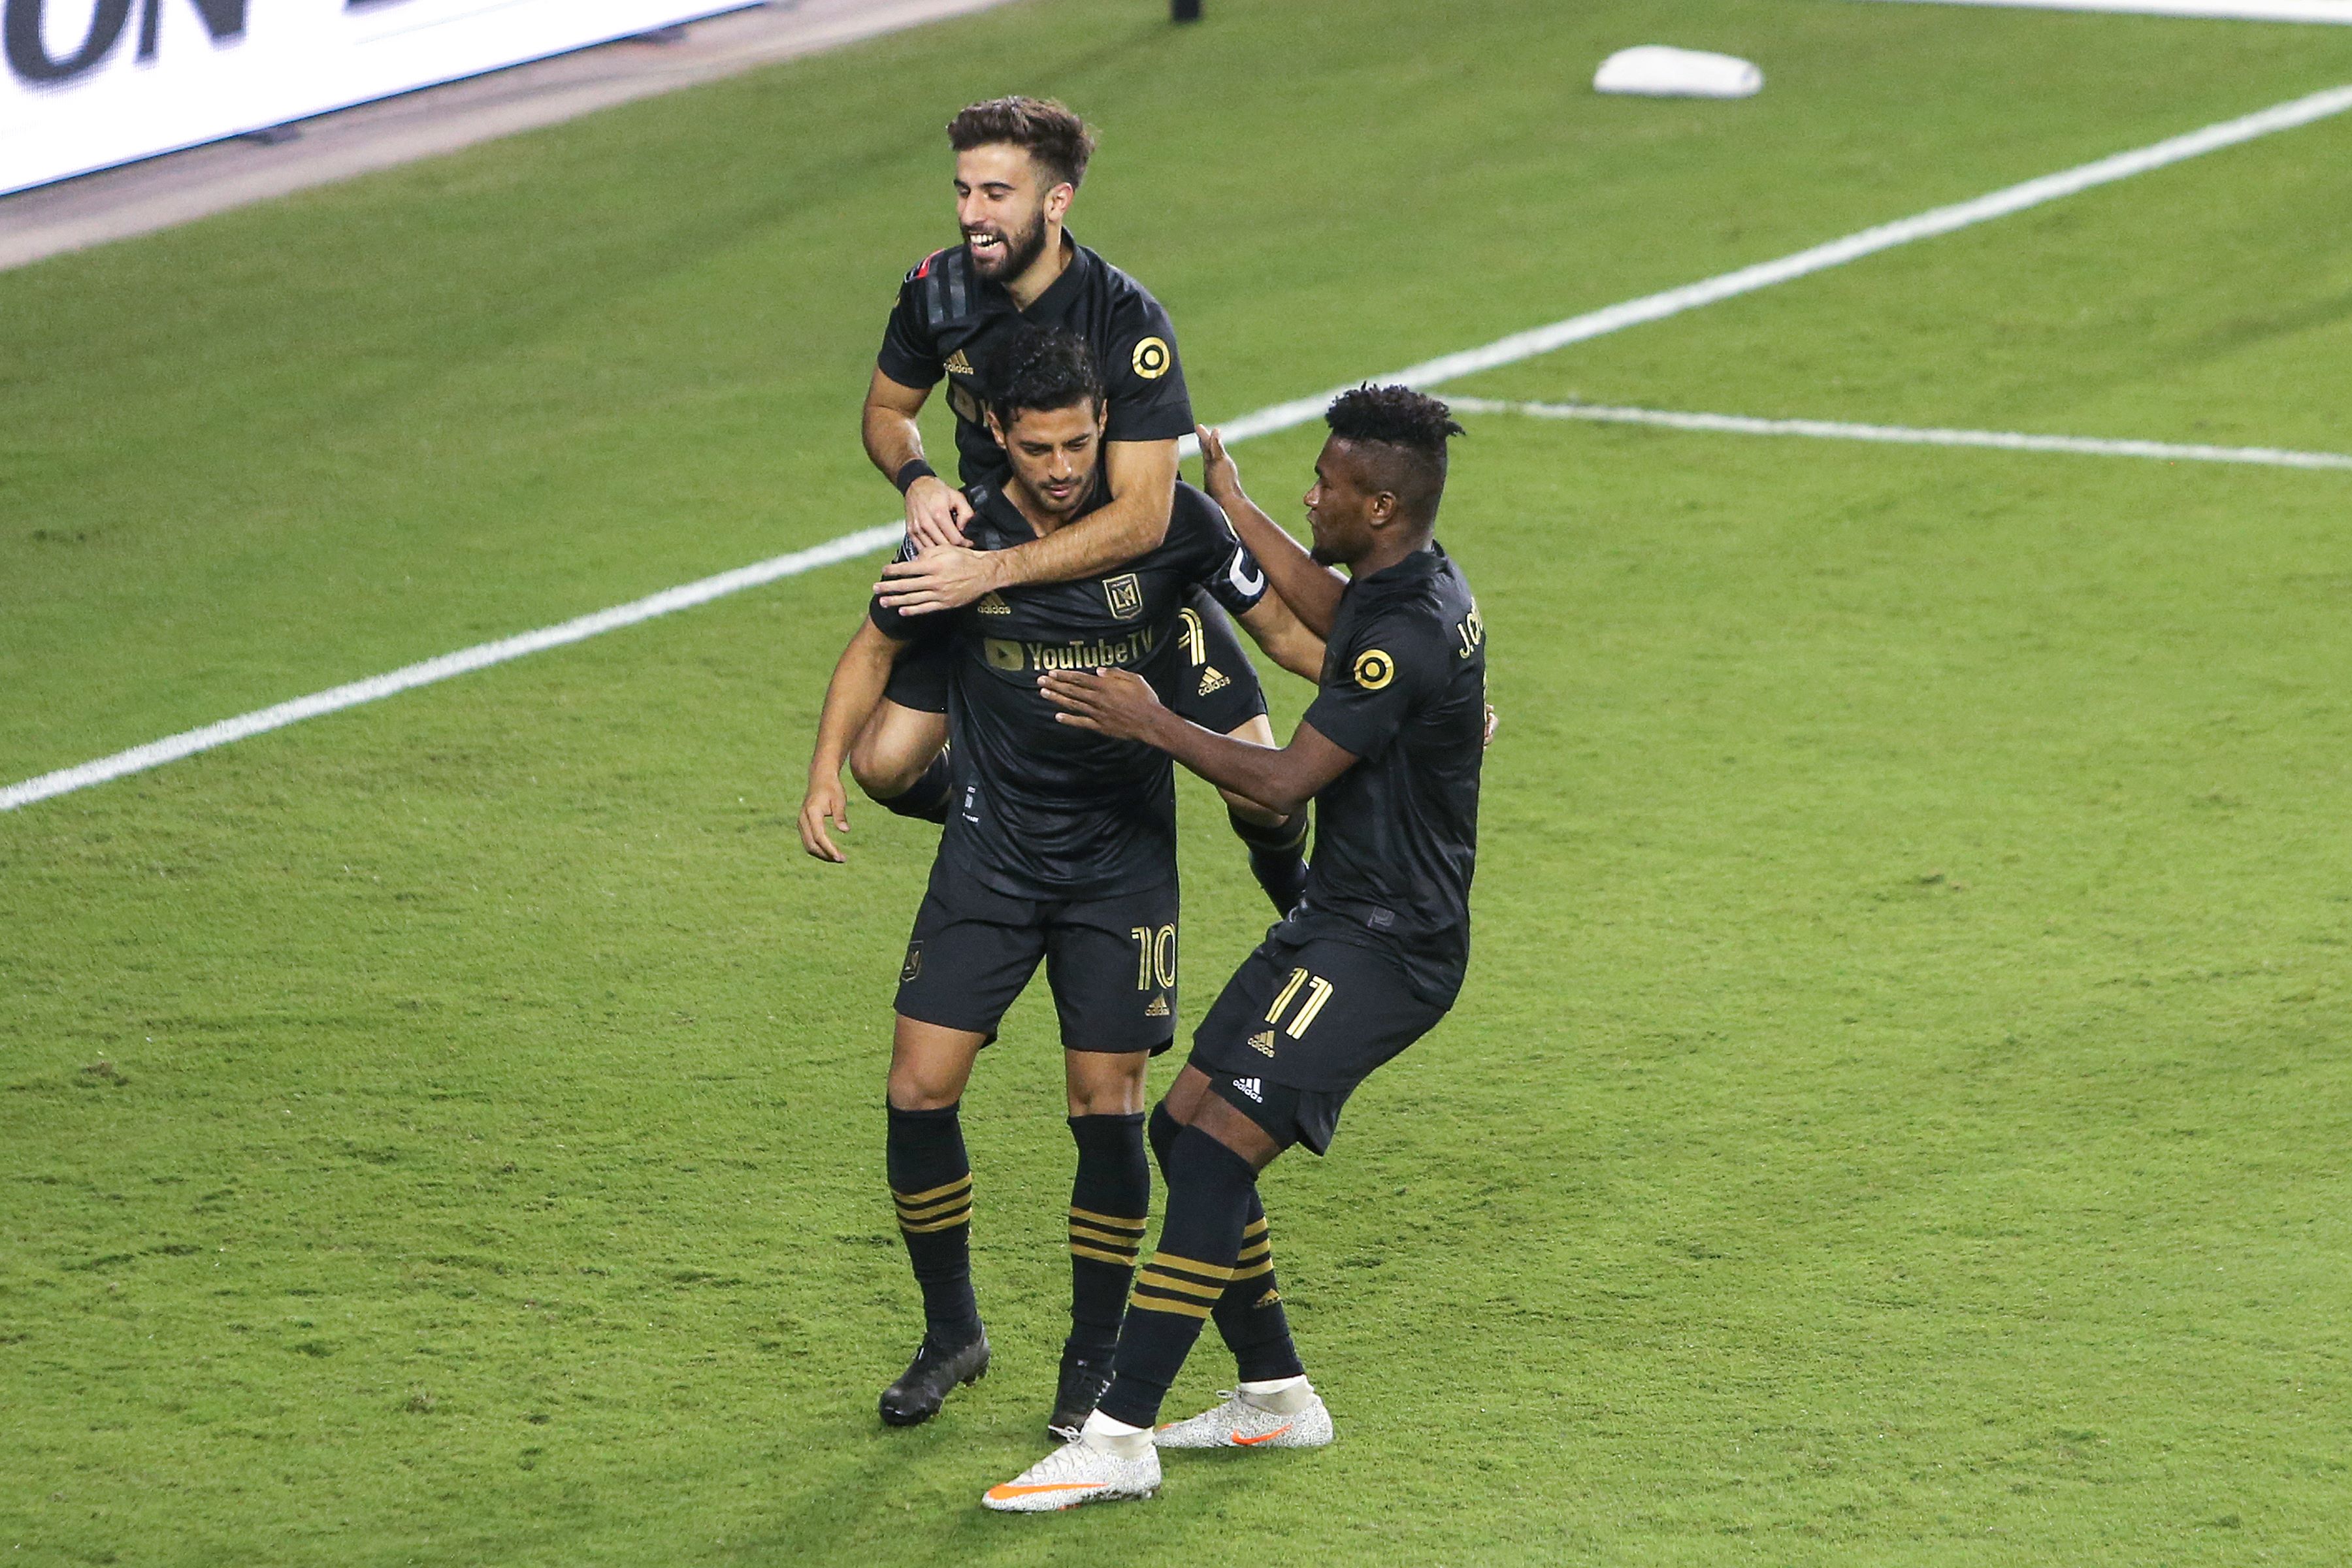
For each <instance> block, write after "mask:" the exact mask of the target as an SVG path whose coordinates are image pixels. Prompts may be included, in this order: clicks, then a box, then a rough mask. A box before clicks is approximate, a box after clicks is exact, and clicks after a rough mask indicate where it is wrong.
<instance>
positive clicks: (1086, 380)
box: [988, 324, 1103, 430]
mask: <svg viewBox="0 0 2352 1568" xmlns="http://www.w3.org/2000/svg"><path fill="white" fill-rule="evenodd" d="M989 368H990V371H991V374H990V376H989V380H990V381H991V382H992V384H994V386H995V389H996V390H995V394H994V395H992V397H990V399H989V400H988V408H989V412H990V413H992V414H993V415H995V416H996V422H997V423H998V424H999V425H1002V426H1004V427H1005V428H1006V429H1008V430H1009V429H1011V428H1012V427H1013V419H1014V417H1015V416H1018V415H1020V414H1021V413H1022V412H1023V411H1024V410H1027V411H1030V412H1034V413H1039V414H1044V413H1050V412H1051V411H1053V410H1054V409H1056V408H1071V407H1075V406H1076V405H1078V404H1081V403H1091V404H1093V405H1094V406H1095V407H1096V408H1097V409H1100V408H1101V407H1102V405H1103V384H1102V375H1101V374H1100V373H1099V372H1097V370H1096V369H1095V356H1094V354H1093V353H1091V352H1090V351H1089V350H1088V349H1087V344H1086V340H1085V339H1083V338H1080V337H1078V336H1077V335H1076V333H1073V332H1066V331H1060V330H1058V329H1056V328H1051V327H1034V326H1029V325H1026V324H1024V325H1023V326H1022V327H1021V328H1020V329H1019V330H1018V331H1015V332H1014V333H1013V337H1012V339H1011V341H1009V342H1006V343H1005V345H1004V346H1003V348H1001V349H999V350H998V351H997V352H996V353H995V355H994V356H993V357H992V359H991V361H990V366H989Z"/></svg>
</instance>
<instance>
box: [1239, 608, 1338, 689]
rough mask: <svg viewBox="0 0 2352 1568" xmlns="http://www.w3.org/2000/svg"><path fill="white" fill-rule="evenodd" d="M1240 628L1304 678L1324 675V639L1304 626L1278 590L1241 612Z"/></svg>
mask: <svg viewBox="0 0 2352 1568" xmlns="http://www.w3.org/2000/svg"><path fill="white" fill-rule="evenodd" d="M1240 619H1241V623H1242V629H1243V630H1244V631H1245V632H1247V633H1249V635H1250V638H1251V640H1252V641H1254V642H1255V643H1256V644H1257V646H1258V647H1261V648H1264V649H1265V656H1266V658H1270V659H1272V660H1274V662H1275V663H1276V664H1278V665H1280V666H1282V668H1285V669H1286V670H1288V671H1290V673H1291V674H1293V675H1296V676H1297V677H1299V678H1300V679H1303V680H1313V681H1319V680H1321V679H1323V639H1322V638H1321V637H1317V636H1316V635H1315V634H1314V633H1313V632H1310V631H1308V630H1307V626H1306V624H1305V623H1304V622H1302V621H1301V620H1299V618H1298V616H1297V615H1296V614H1295V613H1293V611H1292V610H1291V608H1290V605H1288V604H1287V603H1286V602H1285V601H1284V599H1283V597H1282V595H1279V594H1268V595H1266V596H1265V598H1263V599H1260V600H1259V601H1258V602H1257V603H1256V604H1255V605H1251V606H1250V607H1249V608H1248V609H1246V610H1244V611H1243V612H1242V613H1241V616H1240Z"/></svg>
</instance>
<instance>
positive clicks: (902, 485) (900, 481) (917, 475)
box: [890, 458, 940, 495]
mask: <svg viewBox="0 0 2352 1568" xmlns="http://www.w3.org/2000/svg"><path fill="white" fill-rule="evenodd" d="M939 477H940V474H939V470H938V469H937V468H932V467H931V466H930V465H929V463H926V462H925V461H923V459H922V458H909V459H908V463H907V466H906V467H905V468H900V469H899V470H898V476H897V477H896V478H895V479H892V480H891V481H890V482H891V483H892V484H894V485H896V486H898V493H899V494H900V495H905V494H906V493H907V492H908V490H910V489H914V488H915V481H916V480H917V479H938V478H939Z"/></svg>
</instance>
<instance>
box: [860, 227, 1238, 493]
mask: <svg viewBox="0 0 2352 1568" xmlns="http://www.w3.org/2000/svg"><path fill="white" fill-rule="evenodd" d="M1070 247H1071V252H1072V254H1071V257H1070V262H1069V265H1068V266H1066V267H1065V268H1062V275H1061V276H1060V277H1059V278H1056V279H1054V282H1053V285H1052V287H1050V288H1048V289H1046V290H1045V292H1044V293H1043V294H1040V295H1039V296H1037V298H1036V299H1035V300H1032V301H1031V302H1030V305H1029V308H1028V309H1027V310H1022V309H1021V308H1020V307H1019V306H1017V305H1015V304H1014V303H1013V296H1012V294H1011V293H1010V292H1009V291H1008V290H1007V289H1005V287H1004V285H1003V284H1002V283H999V282H996V281H995V280H993V279H986V278H982V276H981V275H980V272H979V269H978V268H975V267H973V266H972V263H971V251H970V250H969V249H967V248H965V247H963V246H961V245H956V246H950V247H949V248H947V249H945V250H942V251H940V252H939V253H938V254H937V255H935V256H933V257H931V258H929V260H927V261H925V262H924V263H923V264H922V265H921V266H919V267H918V268H915V269H914V270H913V271H912V272H909V273H908V274H907V281H906V282H905V283H904V284H902V285H901V286H900V287H899V289H898V307H897V308H896V309H895V310H892V311H891V312H890V323H889V325H888V326H887V328H886V329H884V331H883V334H882V352H881V353H880V354H879V355H877V358H876V363H877V364H878V365H879V366H880V367H881V371H882V374H885V375H887V376H888V377H889V378H890V379H891V380H892V381H895V382H897V383H898V384H899V385H901V386H921V387H929V386H935V385H937V384H939V381H940V377H942V376H945V377H946V378H947V383H948V406H949V407H950V408H952V409H954V410H955V416H956V452H957V454H958V457H959V458H961V474H962V478H963V481H964V483H966V484H976V483H978V482H980V481H981V480H982V479H991V478H993V477H994V476H995V475H996V474H997V473H998V472H999V471H1001V470H1002V469H1003V468H1004V464H1005V458H1004V448H1003V447H1000V446H998V445H997V444H996V438H995V437H992V436H991V435H990V434H989V433H988V421H987V419H986V417H985V416H984V413H983V410H984V409H985V407H986V405H987V402H988V398H989V395H990V393H991V391H992V388H993V386H994V382H993V381H992V379H991V378H992V376H993V375H994V374H996V372H995V370H994V369H993V366H992V356H993V354H994V353H995V351H996V350H997V349H998V348H999V347H1001V346H1002V345H1003V342H1005V340H1006V339H1007V338H1009V337H1010V336H1011V334H1012V331H1013V327H1014V326H1016V325H1017V324H1018V323H1020V322H1022V321H1028V322H1029V323H1031V324H1032V325H1034V326H1039V327H1058V328H1060V329H1062V330H1063V331H1068V332H1073V333H1076V335H1077V336H1078V337H1080V338H1083V339H1085V340H1086V343H1087V347H1088V348H1089V349H1091V350H1093V351H1094V356H1095V367H1096V370H1097V372H1098V373H1099V374H1101V376H1102V378H1103V385H1104V387H1105V388H1106V389H1107V390H1108V393H1109V395H1110V398H1109V402H1110V408H1109V423H1108V428H1107V429H1106V430H1105V431H1104V439H1105V440H1109V441H1170V440H1175V439H1178V438H1180V437H1185V436H1190V435H1191V434H1192V398H1191V397H1190V396H1188V395H1186V393H1185V391H1184V367H1183V365H1182V364H1181V363H1179V362H1178V360H1177V358H1176V330H1175V329H1174V328H1173V327H1171V326H1170V325H1169V323H1168V312H1167V311H1165V310H1161V309H1160V301H1159V300H1155V299H1153V298H1152V297H1151V295H1150V293H1149V292H1148V291H1147V290H1146V289H1144V287H1143V286H1142V285H1141V284H1139V283H1138V282H1137V281H1136V280H1135V279H1132V278H1129V276H1128V275H1127V274H1126V273H1124V272H1121V271H1120V270H1119V269H1118V268H1116V267H1113V266H1112V265H1111V264H1110V263H1109V262H1108V261H1105V260H1104V259H1103V258H1101V257H1099V256H1097V255H1096V254H1095V253H1094V252H1093V251H1091V250H1088V249H1087V247H1085V246H1083V245H1080V244H1078V243H1077V241H1076V239H1075V238H1073V239H1072V240H1071V241H1070Z"/></svg>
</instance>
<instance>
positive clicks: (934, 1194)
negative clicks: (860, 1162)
mask: <svg viewBox="0 0 2352 1568" xmlns="http://www.w3.org/2000/svg"><path fill="white" fill-rule="evenodd" d="M970 1185H971V1172H969V1171H966V1172H965V1173H963V1174H962V1175H961V1176H958V1177H957V1178H956V1179H955V1180H954V1181H952V1182H950V1183H948V1184H946V1185H944V1186H938V1187H932V1188H930V1189H929V1190H928V1191H925V1192H919V1193H902V1192H900V1191H899V1190H898V1188H896V1187H892V1188H891V1189H890V1195H891V1196H892V1197H894V1198H896V1199H898V1202H900V1203H902V1204H929V1203H937V1202H938V1201H939V1200H940V1199H941V1198H943V1197H945V1196H947V1195H948V1194H950V1193H951V1192H954V1191H955V1190H956V1189H957V1188H958V1187H968V1186H970Z"/></svg>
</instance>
